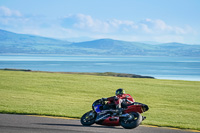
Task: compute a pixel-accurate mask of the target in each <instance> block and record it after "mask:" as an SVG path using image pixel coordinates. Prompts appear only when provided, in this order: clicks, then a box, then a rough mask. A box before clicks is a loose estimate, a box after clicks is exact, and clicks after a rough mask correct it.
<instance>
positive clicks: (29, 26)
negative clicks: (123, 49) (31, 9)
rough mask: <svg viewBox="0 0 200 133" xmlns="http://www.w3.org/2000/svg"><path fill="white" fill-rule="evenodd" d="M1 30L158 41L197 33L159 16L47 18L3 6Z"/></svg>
mask: <svg viewBox="0 0 200 133" xmlns="http://www.w3.org/2000/svg"><path fill="white" fill-rule="evenodd" d="M0 29H5V30H10V31H13V32H17V33H24V34H35V35H40V36H46V37H53V38H63V39H64V38H74V37H75V38H78V37H83V36H85V37H90V38H94V39H99V38H112V39H118V40H126V41H157V42H185V38H191V37H192V36H195V35H196V34H197V32H196V31H195V30H194V29H193V28H192V27H191V26H189V25H187V26H184V27H180V26H174V25H170V24H167V23H166V22H165V21H164V20H161V19H151V18H145V19H143V20H141V21H138V22H135V21H134V20H120V19H107V20H101V19H98V18H95V17H93V16H90V15H86V14H68V15H66V16H63V17H62V16H61V17H59V18H46V17H45V16H37V15H35V16H34V15H32V16H31V15H26V14H25V15H24V14H22V13H20V11H16V10H12V9H9V8H7V7H5V6H0Z"/></svg>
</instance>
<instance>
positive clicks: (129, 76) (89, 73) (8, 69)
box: [0, 68, 200, 81]
mask: <svg viewBox="0 0 200 133" xmlns="http://www.w3.org/2000/svg"><path fill="white" fill-rule="evenodd" d="M0 70H5V71H24V72H44V73H61V74H81V75H96V76H112V77H127V78H148V79H160V80H181V81H200V78H197V79H195V78H187V77H185V78H177V77H173V76H171V77H170V76H169V77H168V76H167V77H166V76H163V75H159V76H143V75H138V74H130V73H116V72H56V71H40V70H30V69H16V68H0Z"/></svg>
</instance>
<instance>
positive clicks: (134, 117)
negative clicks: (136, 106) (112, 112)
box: [120, 112, 142, 129]
mask: <svg viewBox="0 0 200 133" xmlns="http://www.w3.org/2000/svg"><path fill="white" fill-rule="evenodd" d="M141 122H142V116H141V114H140V113H137V112H132V113H130V114H129V117H125V118H120V125H121V126H122V127H123V128H126V129H132V128H136V127H137V126H139V125H140V123H141Z"/></svg>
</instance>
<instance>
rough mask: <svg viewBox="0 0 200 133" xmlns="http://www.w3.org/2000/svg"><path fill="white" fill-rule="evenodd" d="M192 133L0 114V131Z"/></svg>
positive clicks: (45, 132)
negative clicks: (90, 124) (84, 123)
mask: <svg viewBox="0 0 200 133" xmlns="http://www.w3.org/2000/svg"><path fill="white" fill-rule="evenodd" d="M104 132H105V133H192V131H187V130H179V129H169V128H159V127H150V126H143V125H141V126H139V127H137V128H135V129H123V128H122V127H121V126H117V127H108V126H100V125H96V124H94V125H92V126H89V127H86V126H82V125H81V124H80V120H75V119H62V118H49V117H37V116H27V115H11V114H0V133H104Z"/></svg>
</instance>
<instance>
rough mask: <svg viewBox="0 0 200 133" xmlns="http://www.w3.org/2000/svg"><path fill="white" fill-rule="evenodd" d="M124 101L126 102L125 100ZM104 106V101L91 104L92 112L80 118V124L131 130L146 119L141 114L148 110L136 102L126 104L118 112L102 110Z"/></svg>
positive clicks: (100, 100)
mask: <svg viewBox="0 0 200 133" xmlns="http://www.w3.org/2000/svg"><path fill="white" fill-rule="evenodd" d="M123 100H124V99H123ZM125 101H126V102H127V99H125ZM105 105H106V102H105V101H104V100H102V99H98V100H96V101H95V102H94V103H93V104H92V110H91V111H89V112H87V113H85V114H84V115H83V116H82V117H81V120H80V121H81V124H82V125H84V126H90V125H92V124H94V123H96V124H99V125H106V126H120V125H121V126H122V127H123V128H125V129H132V128H136V127H137V126H139V125H140V124H141V122H142V121H143V120H144V119H146V117H144V116H142V115H141V113H143V112H146V111H147V110H148V109H149V107H148V106H147V105H145V104H142V103H138V102H134V103H131V104H127V105H126V106H125V107H122V108H120V112H119V110H118V111H117V110H116V109H108V110H103V107H104V106H105Z"/></svg>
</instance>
